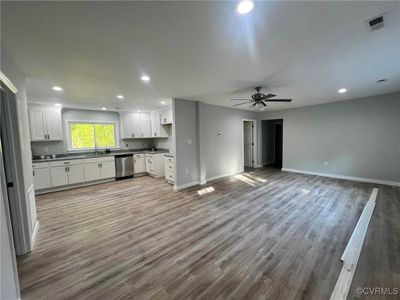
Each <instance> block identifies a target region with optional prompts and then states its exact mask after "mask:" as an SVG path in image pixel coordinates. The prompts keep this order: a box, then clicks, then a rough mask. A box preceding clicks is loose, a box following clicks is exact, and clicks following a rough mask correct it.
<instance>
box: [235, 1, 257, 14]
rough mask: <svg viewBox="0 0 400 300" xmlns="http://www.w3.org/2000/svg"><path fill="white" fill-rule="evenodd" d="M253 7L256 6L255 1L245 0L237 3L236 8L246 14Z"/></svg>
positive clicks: (240, 12)
mask: <svg viewBox="0 0 400 300" xmlns="http://www.w3.org/2000/svg"><path fill="white" fill-rule="evenodd" d="M253 8H254V3H253V1H250V0H243V1H241V2H240V3H239V4H238V5H237V7H236V10H237V12H238V13H239V14H242V15H244V14H247V13H249V12H251V11H252V10H253Z"/></svg>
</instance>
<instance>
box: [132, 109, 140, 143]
mask: <svg viewBox="0 0 400 300" xmlns="http://www.w3.org/2000/svg"><path fill="white" fill-rule="evenodd" d="M140 121H141V120H140V114H138V113H134V114H132V133H133V135H132V137H135V138H140V137H142V126H141V122H140Z"/></svg>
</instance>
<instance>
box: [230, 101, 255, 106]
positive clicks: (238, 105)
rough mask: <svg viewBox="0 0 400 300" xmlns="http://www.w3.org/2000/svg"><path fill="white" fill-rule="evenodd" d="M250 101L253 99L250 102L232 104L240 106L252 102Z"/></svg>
mask: <svg viewBox="0 0 400 300" xmlns="http://www.w3.org/2000/svg"><path fill="white" fill-rule="evenodd" d="M250 102H251V101H249V102H243V103H239V104H235V105H232V106H239V105H243V104H247V103H250Z"/></svg>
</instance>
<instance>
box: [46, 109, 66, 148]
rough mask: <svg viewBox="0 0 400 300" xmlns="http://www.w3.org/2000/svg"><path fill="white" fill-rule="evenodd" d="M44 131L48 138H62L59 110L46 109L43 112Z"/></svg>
mask: <svg viewBox="0 0 400 300" xmlns="http://www.w3.org/2000/svg"><path fill="white" fill-rule="evenodd" d="M44 121H45V127H46V133H47V135H48V139H50V140H63V129H62V120H61V110H59V109H56V110H53V109H52V110H46V111H45V112H44Z"/></svg>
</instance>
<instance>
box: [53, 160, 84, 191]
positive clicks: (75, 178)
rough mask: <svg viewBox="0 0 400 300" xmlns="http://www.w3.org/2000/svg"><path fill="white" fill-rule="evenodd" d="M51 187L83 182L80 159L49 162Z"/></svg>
mask: <svg viewBox="0 0 400 300" xmlns="http://www.w3.org/2000/svg"><path fill="white" fill-rule="evenodd" d="M50 170H51V184H52V187H57V186H62V185H68V184H76V183H81V182H84V175H83V166H82V159H74V160H61V161H55V162H51V163H50Z"/></svg>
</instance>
